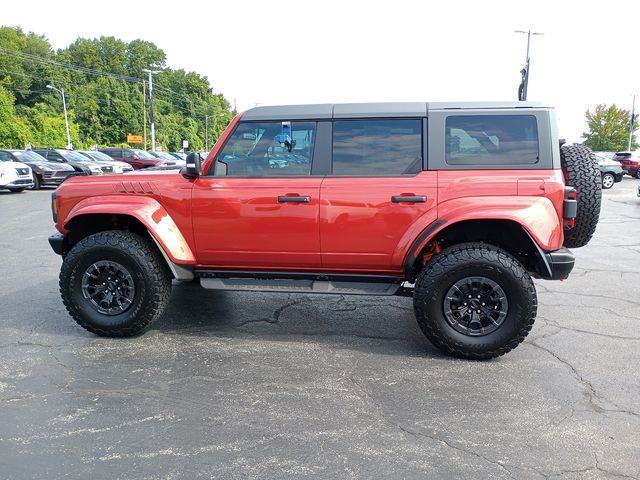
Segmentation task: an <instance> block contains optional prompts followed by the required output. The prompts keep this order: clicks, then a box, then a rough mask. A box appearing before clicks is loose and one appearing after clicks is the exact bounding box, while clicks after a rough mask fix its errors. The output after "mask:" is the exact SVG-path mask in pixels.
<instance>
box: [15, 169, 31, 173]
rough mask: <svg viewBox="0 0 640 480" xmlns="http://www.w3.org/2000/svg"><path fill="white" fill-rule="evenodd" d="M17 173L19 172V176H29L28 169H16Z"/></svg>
mask: <svg viewBox="0 0 640 480" xmlns="http://www.w3.org/2000/svg"><path fill="white" fill-rule="evenodd" d="M16 172H18V175H29V169H28V168H16Z"/></svg>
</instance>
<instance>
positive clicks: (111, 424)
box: [0, 177, 640, 480]
mask: <svg viewBox="0 0 640 480" xmlns="http://www.w3.org/2000/svg"><path fill="white" fill-rule="evenodd" d="M638 183H640V181H638V180H635V179H631V178H629V177H626V178H625V179H624V180H623V182H622V183H620V184H616V185H615V186H614V188H613V189H612V190H609V191H605V192H604V201H603V208H602V216H601V221H600V224H599V226H598V230H597V232H596V235H595V237H594V239H593V241H592V242H591V243H590V244H589V245H588V246H587V247H584V248H581V249H576V250H575V251H574V253H575V255H576V257H577V263H576V268H575V270H574V272H573V274H572V276H571V277H570V278H569V279H568V280H567V281H564V282H549V281H536V286H537V290H538V296H539V304H540V306H539V316H538V319H537V321H536V324H535V326H534V328H533V331H532V332H531V334H530V335H529V337H528V338H527V340H526V342H525V343H524V344H522V345H521V346H520V347H518V348H517V349H516V350H514V351H513V352H511V353H510V354H508V355H506V356H504V357H502V358H499V359H496V360H492V361H485V362H473V361H462V360H456V359H452V358H448V357H445V356H443V355H441V354H440V353H439V351H438V350H436V349H435V348H434V347H433V346H431V345H430V344H429V342H428V341H427V340H426V339H425V338H424V337H423V336H422V334H421V333H420V331H419V329H418V327H417V325H416V322H415V319H414V316H413V309H412V303H411V299H409V298H402V297H393V298H382V297H368V298H367V297H355V296H354V297H349V296H311V295H285V294H260V293H230V292H208V291H205V290H201V289H200V288H199V287H198V286H197V285H193V284H176V285H174V290H173V294H172V301H171V306H170V309H169V311H168V313H167V315H166V316H165V317H164V318H163V319H162V320H161V321H160V322H158V323H157V324H155V325H154V327H153V328H152V329H151V330H150V331H149V332H148V333H146V334H145V335H143V336H140V337H138V338H134V339H127V340H121V339H111V340H110V339H103V338H99V337H96V336H93V335H91V334H89V333H88V332H86V331H84V330H83V329H82V328H80V327H78V326H76V324H75V323H74V322H73V321H72V320H71V318H70V317H69V316H68V315H67V313H66V311H65V309H64V307H63V305H62V302H61V300H60V298H59V294H58V286H57V275H58V271H59V268H60V263H61V260H60V258H59V257H57V256H56V255H54V254H53V252H52V251H51V250H50V248H49V246H48V243H47V240H46V239H47V236H48V235H49V234H50V233H52V232H53V226H52V221H51V214H50V210H49V193H50V191H46V190H43V191H39V192H27V193H22V194H10V193H8V192H6V193H5V192H0V205H1V208H0V225H2V230H0V252H2V253H1V255H2V262H1V264H2V265H3V274H2V278H1V279H0V287H1V288H0V292H2V293H1V294H0V318H1V321H0V334H1V337H0V478H2V479H23V478H24V479H57V478H80V479H87V478H92V479H99V478H109V479H117V478H123V479H131V478H136V479H138V478H144V479H147V478H148V479H174V478H175V479H177V478H224V479H227V478H228V479H252V478H269V479H272V478H291V477H297V478H332V479H334V478H365V479H368V478H421V479H423V478H429V479H451V478H459V479H466V478H469V479H471V478H474V479H475V478H492V479H506V478H517V479H529V478H531V479H538V478H544V479H564V480H568V479H622V478H627V479H638V478H640V369H639V366H640V328H639V323H640V314H639V313H638V311H639V310H640V198H637V197H636V192H637V186H638Z"/></svg>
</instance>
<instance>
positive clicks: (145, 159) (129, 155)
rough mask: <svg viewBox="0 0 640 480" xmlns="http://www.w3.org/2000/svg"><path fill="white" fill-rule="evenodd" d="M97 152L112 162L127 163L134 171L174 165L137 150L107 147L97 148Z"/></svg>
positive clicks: (171, 162)
mask: <svg viewBox="0 0 640 480" xmlns="http://www.w3.org/2000/svg"><path fill="white" fill-rule="evenodd" d="M98 151H99V152H102V153H104V154H106V155H108V156H110V157H111V158H113V159H114V160H119V161H121V162H126V163H128V164H129V165H131V166H132V167H133V168H134V169H135V170H140V169H141V168H149V167H160V166H162V165H171V164H174V163H175V162H174V161H167V160H162V159H160V158H156V157H154V156H153V155H151V154H150V153H149V152H146V151H144V150H138V149H137V148H119V147H108V148H99V149H98Z"/></svg>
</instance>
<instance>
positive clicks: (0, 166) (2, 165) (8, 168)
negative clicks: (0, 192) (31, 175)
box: [0, 162, 31, 172]
mask: <svg viewBox="0 0 640 480" xmlns="http://www.w3.org/2000/svg"><path fill="white" fill-rule="evenodd" d="M16 168H26V169H27V170H31V168H30V167H29V166H28V165H25V164H24V163H22V162H0V170H2V171H3V172H13V171H15V169H16Z"/></svg>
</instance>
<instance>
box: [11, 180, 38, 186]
mask: <svg viewBox="0 0 640 480" xmlns="http://www.w3.org/2000/svg"><path fill="white" fill-rule="evenodd" d="M32 182H33V180H30V179H29V180H16V181H15V182H11V183H12V184H13V185H31V183H32Z"/></svg>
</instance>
